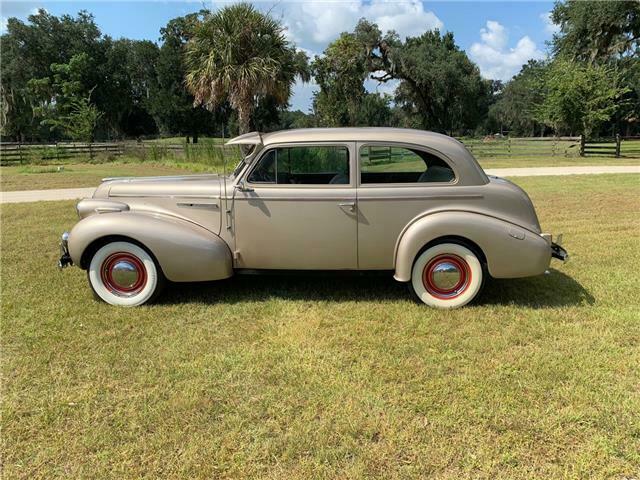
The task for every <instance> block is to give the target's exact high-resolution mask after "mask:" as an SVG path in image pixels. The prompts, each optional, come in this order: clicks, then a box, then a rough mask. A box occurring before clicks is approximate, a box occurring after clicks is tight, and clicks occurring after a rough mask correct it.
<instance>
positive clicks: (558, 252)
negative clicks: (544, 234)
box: [551, 243, 569, 262]
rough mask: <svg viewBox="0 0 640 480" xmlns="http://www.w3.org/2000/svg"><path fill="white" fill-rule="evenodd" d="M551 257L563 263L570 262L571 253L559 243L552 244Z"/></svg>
mask: <svg viewBox="0 0 640 480" xmlns="http://www.w3.org/2000/svg"><path fill="white" fill-rule="evenodd" d="M551 256H552V257H553V258H557V259H558V260H562V261H563V262H566V261H567V260H569V253H568V252H567V251H566V250H565V249H564V248H562V247H561V246H560V245H558V244H557V243H551Z"/></svg>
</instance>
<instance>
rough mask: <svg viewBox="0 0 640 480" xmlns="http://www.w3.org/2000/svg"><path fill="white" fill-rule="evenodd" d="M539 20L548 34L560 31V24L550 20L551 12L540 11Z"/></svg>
mask: <svg viewBox="0 0 640 480" xmlns="http://www.w3.org/2000/svg"><path fill="white" fill-rule="evenodd" d="M540 20H542V22H543V23H544V31H545V32H546V33H548V34H549V35H554V34H556V33H558V32H559V31H560V26H559V25H556V24H555V23H553V21H552V20H551V12H547V13H541V14H540Z"/></svg>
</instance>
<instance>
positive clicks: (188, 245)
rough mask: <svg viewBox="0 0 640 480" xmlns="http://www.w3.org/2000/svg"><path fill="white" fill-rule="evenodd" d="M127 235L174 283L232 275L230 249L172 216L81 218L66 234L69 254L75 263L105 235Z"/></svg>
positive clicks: (131, 214) (135, 214) (126, 214)
mask: <svg viewBox="0 0 640 480" xmlns="http://www.w3.org/2000/svg"><path fill="white" fill-rule="evenodd" d="M113 236H119V237H128V238H131V239H132V240H135V241H137V242H139V243H140V244H142V245H143V246H144V247H146V248H147V249H148V250H149V251H150V252H151V253H152V254H153V255H154V256H155V258H156V259H157V261H158V263H159V264H160V267H161V268H162V272H163V273H164V275H165V276H166V277H167V278H168V279H169V280H171V281H173V282H194V281H204V280H219V279H223V278H228V277H230V276H231V275H232V274H233V267H232V260H231V252H230V251H229V247H228V246H227V244H226V243H225V242H224V241H223V240H222V239H221V238H220V237H218V236H217V235H215V234H213V233H211V232H209V231H208V230H205V229H204V228H202V227H200V226H198V225H196V224H193V223H190V222H186V221H184V220H179V219H176V218H172V217H166V216H160V215H151V214H145V213H138V212H131V211H123V212H118V213H101V214H99V215H91V216H89V217H86V218H84V219H83V220H80V221H79V222H78V223H77V224H76V226H75V227H73V230H71V232H70V234H69V254H70V255H71V258H72V260H73V263H74V264H75V265H80V266H81V267H82V268H85V269H86V268H87V267H88V266H87V265H86V264H85V265H82V264H81V260H82V259H83V254H84V253H85V251H87V248H89V247H90V246H92V245H94V244H95V243H94V242H96V241H101V240H102V239H105V238H107V237H113Z"/></svg>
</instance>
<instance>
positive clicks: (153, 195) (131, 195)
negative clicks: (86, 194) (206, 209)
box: [109, 191, 220, 200]
mask: <svg viewBox="0 0 640 480" xmlns="http://www.w3.org/2000/svg"><path fill="white" fill-rule="evenodd" d="M109 196H110V197H129V198H145V197H150V198H175V199H181V198H194V199H200V198H202V199H212V200H220V195H197V194H193V195H189V194H183V195H167V194H161V193H111V191H109Z"/></svg>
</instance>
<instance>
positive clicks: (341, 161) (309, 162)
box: [248, 145, 349, 185]
mask: <svg viewBox="0 0 640 480" xmlns="http://www.w3.org/2000/svg"><path fill="white" fill-rule="evenodd" d="M248 181H249V182H250V183H274V184H278V185H280V184H297V185H347V184H348V183H349V151H348V150H347V148H346V147H339V146H332V145H327V146H324V145H318V146H308V147H283V148H274V149H271V150H269V151H268V152H266V153H265V154H264V155H263V156H262V158H261V159H260V160H259V163H258V165H257V166H256V167H255V168H254V169H253V171H252V172H251V174H250V175H249V178H248Z"/></svg>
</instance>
